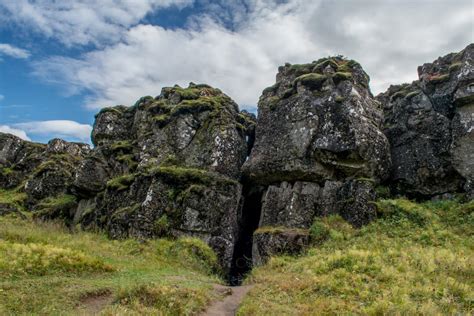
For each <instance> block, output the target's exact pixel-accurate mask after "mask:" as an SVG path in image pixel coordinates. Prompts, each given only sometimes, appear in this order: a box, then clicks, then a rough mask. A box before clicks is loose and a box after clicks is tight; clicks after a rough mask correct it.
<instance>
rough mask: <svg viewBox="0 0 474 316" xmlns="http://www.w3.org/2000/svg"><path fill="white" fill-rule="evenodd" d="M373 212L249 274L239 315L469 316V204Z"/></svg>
mask: <svg viewBox="0 0 474 316" xmlns="http://www.w3.org/2000/svg"><path fill="white" fill-rule="evenodd" d="M378 204H379V212H380V213H381V214H380V217H381V218H380V219H379V220H377V221H375V222H374V223H372V224H370V225H368V226H366V227H364V228H362V229H360V230H355V229H352V228H351V227H350V226H348V225H347V224H345V223H344V222H343V221H342V220H341V219H340V218H335V217H333V218H328V219H324V220H322V223H319V224H317V225H313V226H315V227H316V229H315V231H316V234H317V235H318V236H317V237H318V239H319V240H320V239H321V238H320V237H321V236H320V234H318V232H320V231H321V230H324V229H321V227H323V226H324V227H326V231H328V232H329V237H328V239H327V240H326V241H325V242H323V243H322V244H320V245H319V246H314V247H312V248H311V249H310V250H309V251H308V253H307V254H305V255H303V256H301V257H298V258H294V257H287V256H280V257H275V258H272V259H271V260H270V262H269V263H268V264H267V265H265V266H262V267H259V268H256V269H254V270H253V272H252V274H251V276H250V277H249V278H248V281H247V282H253V283H255V284H256V286H255V287H254V288H253V290H251V292H250V293H249V295H248V296H247V297H246V299H245V300H244V302H243V306H242V307H241V308H240V310H239V315H316V314H317V315H324V314H331V315H334V314H369V315H387V314H388V315H407V314H408V315H413V314H417V315H419V314H425V315H437V314H456V313H458V314H471V315H472V313H473V312H474V292H473V286H474V202H470V203H468V204H458V203H456V202H454V201H444V202H430V203H424V204H415V203H412V202H410V201H407V200H385V201H380V202H379V203H378ZM321 224H322V225H321Z"/></svg>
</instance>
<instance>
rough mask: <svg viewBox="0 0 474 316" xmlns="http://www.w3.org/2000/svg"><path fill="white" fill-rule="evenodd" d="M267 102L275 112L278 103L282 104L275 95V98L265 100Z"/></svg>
mask: <svg viewBox="0 0 474 316" xmlns="http://www.w3.org/2000/svg"><path fill="white" fill-rule="evenodd" d="M265 102H266V104H267V105H268V107H269V108H270V110H272V111H274V110H275V109H276V108H277V106H278V102H280V98H279V97H278V96H276V95H275V96H272V97H269V98H267V99H265Z"/></svg>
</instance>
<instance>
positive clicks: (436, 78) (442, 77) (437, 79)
mask: <svg viewBox="0 0 474 316" xmlns="http://www.w3.org/2000/svg"><path fill="white" fill-rule="evenodd" d="M448 80H449V74H439V75H433V76H430V77H429V78H428V82H429V83H432V84H439V83H443V82H446V81H448Z"/></svg>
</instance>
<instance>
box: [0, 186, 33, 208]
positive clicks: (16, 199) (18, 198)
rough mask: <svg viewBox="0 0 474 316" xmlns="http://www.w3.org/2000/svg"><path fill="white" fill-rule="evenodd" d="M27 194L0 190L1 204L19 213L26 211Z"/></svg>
mask: <svg viewBox="0 0 474 316" xmlns="http://www.w3.org/2000/svg"><path fill="white" fill-rule="evenodd" d="M26 198H27V196H26V193H24V192H19V191H18V190H15V189H14V190H3V189H0V204H6V205H11V206H13V207H14V208H16V209H17V210H18V211H24V210H25V207H24V204H25V202H26Z"/></svg>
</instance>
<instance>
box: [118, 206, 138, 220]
mask: <svg viewBox="0 0 474 316" xmlns="http://www.w3.org/2000/svg"><path fill="white" fill-rule="evenodd" d="M140 207H141V204H140V203H134V204H132V205H128V206H124V207H121V208H119V209H117V210H115V211H114V212H113V214H112V219H113V220H115V219H118V218H121V219H124V218H125V219H127V220H128V219H129V218H128V217H130V216H132V215H134V214H136V213H137V211H138V210H140Z"/></svg>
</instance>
